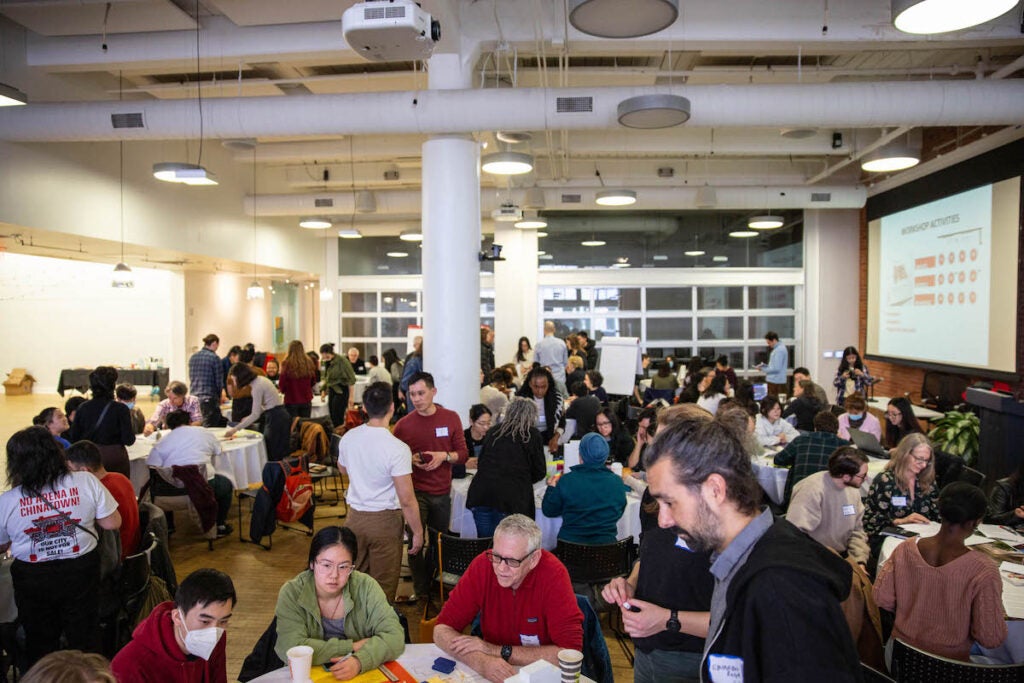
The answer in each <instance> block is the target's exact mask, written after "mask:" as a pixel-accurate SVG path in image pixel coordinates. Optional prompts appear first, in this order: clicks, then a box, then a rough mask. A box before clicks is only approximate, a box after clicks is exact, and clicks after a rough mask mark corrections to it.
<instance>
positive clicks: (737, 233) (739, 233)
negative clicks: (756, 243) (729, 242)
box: [729, 230, 757, 237]
mask: <svg viewBox="0 0 1024 683" xmlns="http://www.w3.org/2000/svg"><path fill="white" fill-rule="evenodd" d="M729 237H757V231H756V230H733V231H732V232H730V233H729Z"/></svg>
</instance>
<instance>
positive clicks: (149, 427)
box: [142, 422, 156, 436]
mask: <svg viewBox="0 0 1024 683" xmlns="http://www.w3.org/2000/svg"><path fill="white" fill-rule="evenodd" d="M155 431H156V427H154V426H153V425H151V424H150V423H148V422H147V423H146V426H145V427H143V428H142V435H143V436H149V435H150V434H152V433H153V432H155Z"/></svg>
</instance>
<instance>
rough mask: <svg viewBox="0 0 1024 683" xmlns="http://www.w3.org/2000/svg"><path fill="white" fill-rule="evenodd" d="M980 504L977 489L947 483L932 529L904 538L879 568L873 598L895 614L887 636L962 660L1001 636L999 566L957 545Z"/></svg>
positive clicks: (979, 513) (981, 512)
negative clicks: (936, 526)
mask: <svg viewBox="0 0 1024 683" xmlns="http://www.w3.org/2000/svg"><path fill="white" fill-rule="evenodd" d="M986 503H987V501H986V500H985V494H984V492H982V490H981V489H979V488H978V487H977V486H972V485H971V484H968V483H966V482H953V483H952V484H950V485H949V486H947V487H946V488H944V489H942V493H941V494H940V495H939V501H938V508H939V518H940V520H941V521H942V527H941V528H940V529H939V533H937V534H936V535H934V536H930V537H928V538H910V539H907V540H906V541H903V542H902V543H900V544H899V545H898V546H897V547H896V550H894V551H893V553H892V557H890V558H889V559H888V561H886V563H885V564H883V565H881V566H880V567H879V569H878V578H877V579H875V586H874V593H875V602H876V603H878V606H879V607H881V608H882V609H886V610H889V611H890V612H895V613H896V622H895V624H894V625H893V629H892V637H893V638H894V639H899V640H901V641H903V642H904V643H907V644H908V645H912V646H914V647H916V648H920V649H922V650H924V651H926V652H930V653H932V654H935V655H939V656H940V657H949V658H950V659H959V660H961V661H965V662H966V661H970V656H969V655H970V651H971V645H972V644H973V643H975V642H977V643H978V644H980V645H981V646H982V647H990V648H991V647H998V646H999V645H1001V644H1002V642H1003V641H1004V640H1005V639H1006V634H1007V629H1006V619H1005V617H1004V616H1003V581H1002V579H1001V578H1000V576H999V568H998V567H997V566H996V563H995V562H994V561H993V560H992V559H991V558H989V557H987V556H986V555H985V554H983V553H981V552H973V551H972V550H971V549H970V548H968V547H967V546H966V545H964V541H965V540H966V539H967V538H968V537H970V536H971V535H972V534H973V533H974V530H975V529H976V528H977V527H978V524H979V523H980V522H981V520H982V518H983V517H984V516H985V508H986Z"/></svg>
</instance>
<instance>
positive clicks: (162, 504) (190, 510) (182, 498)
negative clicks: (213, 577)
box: [139, 465, 217, 550]
mask: <svg viewBox="0 0 1024 683" xmlns="http://www.w3.org/2000/svg"><path fill="white" fill-rule="evenodd" d="M193 467H198V465H194V466H193ZM157 478H159V479H161V480H163V481H164V482H167V483H169V484H171V485H172V486H174V487H175V488H177V489H178V491H180V493H175V494H174V495H164V494H161V495H157V494H156V493H154V491H153V482H154V481H156V479H157ZM204 483H206V482H204ZM206 486H207V488H209V484H206ZM146 488H148V489H149V495H150V500H151V501H152V502H153V504H154V505H156V506H157V507H158V508H160V509H161V510H163V511H164V512H182V513H185V514H187V515H188V516H189V518H190V519H192V521H193V522H195V525H196V527H197V528H198V529H199V530H200V532H201V534H202V537H203V538H204V539H206V545H207V548H208V549H209V550H213V542H214V541H215V540H216V539H217V525H216V524H214V525H213V526H211V527H210V528H209V529H208V530H206V531H202V528H203V524H202V521H201V520H200V518H199V512H198V511H197V510H196V508H195V505H193V504H192V499H191V498H190V497H189V495H188V492H187V491H186V490H185V489H184V488H180V482H177V481H175V480H174V479H173V478H172V477H171V476H170V470H169V469H168V468H160V467H150V468H149V483H148V484H146ZM139 497H140V498H141V497H142V496H141V494H140V496H139ZM210 497H211V498H212V497H213V490H212V489H211V490H210Z"/></svg>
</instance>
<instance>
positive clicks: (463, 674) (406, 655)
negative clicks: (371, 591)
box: [253, 643, 583, 683]
mask: <svg viewBox="0 0 1024 683" xmlns="http://www.w3.org/2000/svg"><path fill="white" fill-rule="evenodd" d="M438 657H445V658H448V659H450V657H448V655H446V654H445V653H444V651H443V650H441V648H439V647H438V646H437V645H434V644H433V643H413V644H411V645H406V646H405V651H404V652H403V653H402V655H401V656H400V657H399V658H398V659H397V660H396V661H398V663H399V664H401V665H402V667H404V668H405V670H406V671H408V672H409V673H410V674H411V675H412V676H414V677H415V678H416V680H417V681H425V680H427V679H429V678H432V677H436V676H438V672H437V671H434V669H433V666H434V660H435V659H437V658H438ZM318 668H319V667H314V670H313V671H312V674H313V681H315V682H316V683H319V682H320V681H328V680H330V681H333V680H334V679H333V678H331V677H330V674H327V673H326V672H324V671H322V670H321V671H317V670H316V669H318ZM455 672H458V673H455ZM455 672H453V673H451V674H447V675H445V677H444V680H446V681H456V680H457V681H464V683H475V681H486V680H487V679H485V678H484V677H483V676H481V675H480V674H478V673H477V672H475V671H473V670H472V669H470V668H469V667H468V666H466V665H465V664H463V663H462V662H456V664H455ZM383 679H384V676H383V675H381V680H383ZM291 680H292V677H291V675H290V674H289V673H288V667H287V666H286V667H284V668H281V669H278V670H276V671H271V672H270V673H268V674H263V675H262V676H260V677H259V678H254V679H253V683H291ZM580 680H583V678H582V677H581V678H580Z"/></svg>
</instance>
